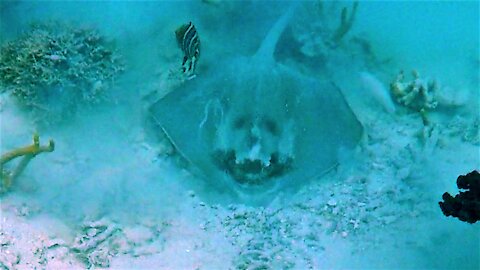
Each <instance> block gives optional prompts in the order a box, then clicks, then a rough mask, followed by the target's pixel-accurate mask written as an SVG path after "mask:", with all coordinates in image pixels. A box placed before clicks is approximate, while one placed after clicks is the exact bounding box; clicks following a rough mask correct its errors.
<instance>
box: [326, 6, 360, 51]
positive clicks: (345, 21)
mask: <svg viewBox="0 0 480 270" xmlns="http://www.w3.org/2000/svg"><path fill="white" fill-rule="evenodd" d="M357 8H358V1H355V2H354V3H353V7H352V11H351V12H350V16H349V17H348V18H347V16H348V14H347V13H348V10H347V7H344V8H343V9H342V13H341V15H340V25H339V26H338V28H337V30H336V31H335V33H334V34H333V37H332V40H333V42H335V43H337V44H338V43H339V42H340V40H342V38H343V37H344V36H345V35H346V34H347V33H348V31H350V29H351V28H352V25H353V21H354V20H355V14H356V13H357Z"/></svg>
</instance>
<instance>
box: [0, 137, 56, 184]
mask: <svg viewBox="0 0 480 270" xmlns="http://www.w3.org/2000/svg"><path fill="white" fill-rule="evenodd" d="M53 150H55V143H54V141H53V140H50V141H49V142H48V145H45V146H41V145H40V138H39V136H38V134H36V133H35V134H34V135H33V144H32V145H29V146H25V147H22V148H18V149H15V150H12V151H10V152H7V153H5V154H3V155H2V156H1V157H0V171H1V174H0V180H1V186H0V192H1V191H3V192H5V191H6V190H7V189H9V188H10V187H11V186H12V181H13V180H14V179H15V178H17V177H18V176H19V175H20V174H21V173H22V172H23V170H24V169H25V167H26V166H27V165H28V163H29V162H30V160H31V159H32V158H34V157H35V156H36V155H38V154H40V153H42V152H52V151H53ZM21 156H23V158H22V160H20V162H19V163H18V165H17V166H16V167H15V168H14V170H12V171H9V170H6V169H4V165H5V164H6V163H8V162H9V161H11V160H13V159H15V158H17V157H21Z"/></svg>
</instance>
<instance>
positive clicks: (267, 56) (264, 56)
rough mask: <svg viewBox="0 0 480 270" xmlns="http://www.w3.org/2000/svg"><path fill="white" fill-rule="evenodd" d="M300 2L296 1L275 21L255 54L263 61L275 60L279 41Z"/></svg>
mask: <svg viewBox="0 0 480 270" xmlns="http://www.w3.org/2000/svg"><path fill="white" fill-rule="evenodd" d="M298 3H299V1H294V2H293V3H292V4H291V5H290V7H289V8H288V10H287V12H285V14H283V16H282V17H281V18H280V19H279V20H278V21H277V22H276V23H275V25H274V26H273V27H272V29H270V31H269V32H268V34H267V36H266V37H265V39H264V40H263V42H262V45H260V48H259V49H258V51H257V53H256V54H255V58H257V59H261V61H270V60H271V61H273V60H274V59H273V53H274V52H275V47H276V45H277V42H278V40H279V38H280V36H281V35H282V33H283V31H284V30H285V27H286V26H287V24H288V22H289V21H290V18H291V17H292V14H293V13H294V11H295V9H296V7H297V6H298Z"/></svg>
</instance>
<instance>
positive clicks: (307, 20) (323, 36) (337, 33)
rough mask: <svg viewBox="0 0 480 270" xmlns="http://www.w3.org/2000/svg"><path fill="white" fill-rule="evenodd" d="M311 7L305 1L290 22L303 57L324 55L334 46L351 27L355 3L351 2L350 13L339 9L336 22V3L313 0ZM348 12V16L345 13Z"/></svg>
mask: <svg viewBox="0 0 480 270" xmlns="http://www.w3.org/2000/svg"><path fill="white" fill-rule="evenodd" d="M314 5H315V6H311V3H306V5H305V6H304V8H303V9H301V10H300V16H298V18H297V19H296V21H295V22H294V23H293V25H292V29H291V30H292V35H293V38H294V39H295V40H296V41H297V42H299V43H300V52H301V53H302V54H303V55H305V56H307V57H318V56H320V57H327V56H328V55H329V54H330V53H331V51H332V50H334V49H336V48H338V46H339V45H340V43H341V41H342V40H343V39H344V37H345V36H346V35H347V33H348V32H349V31H350V30H351V28H352V26H353V23H354V21H355V15H356V12H357V8H358V2H357V1H355V2H354V3H353V7H352V9H351V12H350V14H348V8H347V7H343V8H342V10H341V11H340V24H337V22H336V17H334V16H332V15H334V14H338V12H339V11H338V8H339V5H338V2H323V1H317V2H315V3H314ZM348 15H350V16H348Z"/></svg>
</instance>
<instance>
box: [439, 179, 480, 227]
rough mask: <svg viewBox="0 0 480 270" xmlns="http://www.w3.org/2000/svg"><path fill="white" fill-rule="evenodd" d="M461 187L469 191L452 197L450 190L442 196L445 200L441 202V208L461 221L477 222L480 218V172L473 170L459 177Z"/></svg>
mask: <svg viewBox="0 0 480 270" xmlns="http://www.w3.org/2000/svg"><path fill="white" fill-rule="evenodd" d="M457 186H458V188H459V189H465V190H467V191H464V192H460V193H459V194H457V195H455V197H452V195H450V194H449V193H448V192H445V193H444V194H443V196H442V199H443V201H442V202H439V203H438V204H439V205H440V209H441V210H442V212H443V214H444V215H445V216H447V217H448V216H453V217H456V218H458V219H459V220H461V221H464V222H468V223H475V222H477V221H479V220H480V173H479V172H478V171H472V172H470V173H468V174H466V175H460V176H459V177H458V178H457Z"/></svg>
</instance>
